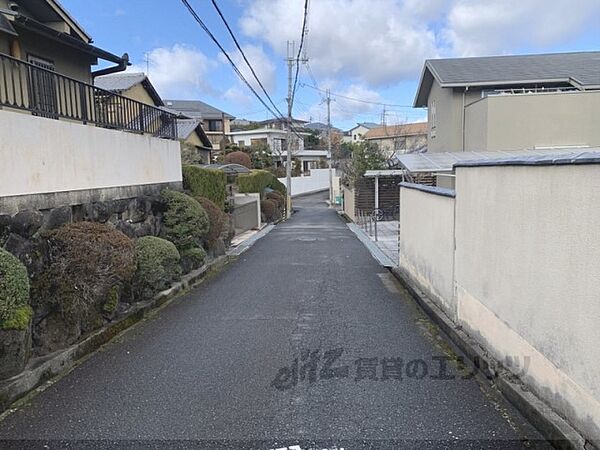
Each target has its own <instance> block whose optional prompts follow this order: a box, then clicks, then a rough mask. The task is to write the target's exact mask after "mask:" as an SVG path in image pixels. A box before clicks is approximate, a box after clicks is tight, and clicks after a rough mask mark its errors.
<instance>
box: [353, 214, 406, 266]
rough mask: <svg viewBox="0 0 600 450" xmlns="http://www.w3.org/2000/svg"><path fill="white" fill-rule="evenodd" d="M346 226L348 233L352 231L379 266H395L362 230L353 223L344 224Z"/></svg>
mask: <svg viewBox="0 0 600 450" xmlns="http://www.w3.org/2000/svg"><path fill="white" fill-rule="evenodd" d="M346 225H347V226H348V228H350V231H352V232H353V233H354V234H355V235H356V237H357V238H358V239H359V240H360V241H361V242H362V243H363V244H364V245H365V247H367V249H368V250H369V251H370V252H371V255H373V258H375V259H376V260H377V262H379V264H381V265H382V266H384V267H387V268H392V267H395V266H396V264H395V263H394V261H392V260H391V259H390V257H389V256H387V255H386V254H385V253H383V250H381V249H380V248H379V247H378V246H377V244H375V242H373V241H372V240H371V238H370V237H369V236H368V235H367V234H366V233H365V232H364V231H363V230H362V228H360V227H359V226H358V225H356V224H355V223H346Z"/></svg>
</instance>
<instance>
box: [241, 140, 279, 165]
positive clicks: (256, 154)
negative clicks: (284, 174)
mask: <svg viewBox="0 0 600 450" xmlns="http://www.w3.org/2000/svg"><path fill="white" fill-rule="evenodd" d="M247 151H248V152H249V154H250V159H251V160H252V167H253V168H254V169H269V168H271V167H273V153H272V152H271V147H269V145H268V144H254V145H252V146H250V148H249V149H247Z"/></svg>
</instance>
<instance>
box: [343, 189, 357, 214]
mask: <svg viewBox="0 0 600 450" xmlns="http://www.w3.org/2000/svg"><path fill="white" fill-rule="evenodd" d="M342 194H343V195H344V214H346V215H347V216H348V217H349V218H350V219H351V220H352V221H353V222H356V206H355V199H354V189H348V187H346V186H342Z"/></svg>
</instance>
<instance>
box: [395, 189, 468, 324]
mask: <svg viewBox="0 0 600 450" xmlns="http://www.w3.org/2000/svg"><path fill="white" fill-rule="evenodd" d="M399 249H400V255H399V261H400V269H401V270H403V271H405V272H407V273H408V274H409V276H410V277H411V278H412V279H413V280H414V281H416V282H417V283H418V284H419V286H420V288H421V289H422V290H423V291H425V292H427V294H428V295H429V296H430V297H431V299H432V300H434V301H435V302H436V303H437V304H438V305H439V306H441V307H442V309H443V310H444V311H445V312H446V314H448V316H449V317H451V318H452V319H456V304H455V302H454V295H453V284H454V278H453V277H454V199H453V198H451V197H445V196H442V195H438V194H433V193H428V192H422V191H418V190H415V189H409V188H406V187H401V188H400V236H399Z"/></svg>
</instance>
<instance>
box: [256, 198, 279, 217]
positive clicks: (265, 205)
mask: <svg viewBox="0 0 600 450" xmlns="http://www.w3.org/2000/svg"><path fill="white" fill-rule="evenodd" d="M260 211H261V212H262V213H263V214H264V215H265V218H266V219H267V221H268V222H272V221H274V220H275V219H276V218H277V204H276V203H275V202H274V201H273V200H263V201H261V202H260Z"/></svg>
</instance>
